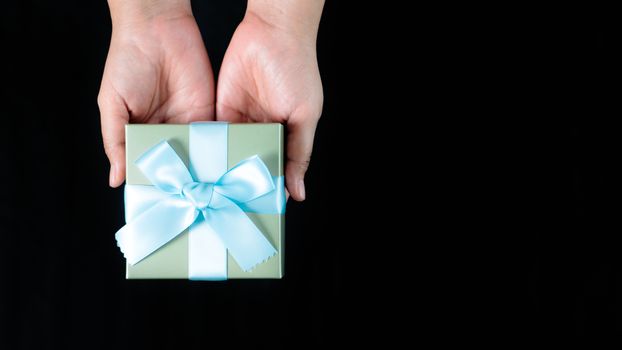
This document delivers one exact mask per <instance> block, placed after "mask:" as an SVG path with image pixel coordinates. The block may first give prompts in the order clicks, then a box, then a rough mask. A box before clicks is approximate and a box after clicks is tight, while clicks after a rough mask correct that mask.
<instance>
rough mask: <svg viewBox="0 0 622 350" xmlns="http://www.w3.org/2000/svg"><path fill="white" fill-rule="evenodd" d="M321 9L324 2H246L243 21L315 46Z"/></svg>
mask: <svg viewBox="0 0 622 350" xmlns="http://www.w3.org/2000/svg"><path fill="white" fill-rule="evenodd" d="M323 7H324V0H297V1H291V0H248V6H247V8H246V15H245V18H244V19H245V20H259V21H261V22H263V23H265V24H267V25H269V26H271V27H273V28H274V29H276V30H278V31H281V32H283V33H284V34H287V35H289V36H293V37H295V38H296V39H298V40H303V41H306V42H310V43H313V44H315V40H316V38H317V31H318V27H319V24H320V17H321V16H322V9H323Z"/></svg>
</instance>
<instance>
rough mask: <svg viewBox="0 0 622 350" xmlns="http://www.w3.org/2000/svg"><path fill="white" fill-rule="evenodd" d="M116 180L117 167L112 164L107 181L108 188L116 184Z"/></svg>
mask: <svg viewBox="0 0 622 350" xmlns="http://www.w3.org/2000/svg"><path fill="white" fill-rule="evenodd" d="M116 180H117V167H116V166H115V165H114V164H112V165H111V166H110V179H108V184H109V185H110V187H113V185H114V184H115V183H116V182H115V181H116Z"/></svg>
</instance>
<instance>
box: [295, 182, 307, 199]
mask: <svg viewBox="0 0 622 350" xmlns="http://www.w3.org/2000/svg"><path fill="white" fill-rule="evenodd" d="M296 187H297V188H298V194H299V195H300V200H304V199H305V182H304V181H302V180H300V181H298V184H297V185H296Z"/></svg>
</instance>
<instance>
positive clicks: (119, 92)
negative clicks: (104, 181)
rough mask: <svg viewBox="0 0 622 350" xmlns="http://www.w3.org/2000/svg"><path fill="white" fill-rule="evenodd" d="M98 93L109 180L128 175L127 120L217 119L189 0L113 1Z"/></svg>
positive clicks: (118, 181) (205, 59)
mask: <svg viewBox="0 0 622 350" xmlns="http://www.w3.org/2000/svg"><path fill="white" fill-rule="evenodd" d="M109 3H110V9H111V14H112V21H113V32H112V40H111V43H110V50H109V52H108V58H107V60H106V68H105V70H104V76H103V78H102V83H101V88H100V92H99V96H98V103H99V109H100V112H101V125H102V135H103V141H104V148H105V150H106V155H107V156H108V159H109V160H110V165H111V167H110V186H112V187H117V186H119V185H121V184H122V183H123V181H124V179H125V124H127V123H180V124H186V123H189V122H192V121H196V120H213V119H214V81H213V75H212V69H211V66H210V62H209V59H208V56H207V52H206V50H205V46H204V44H203V40H202V39H201V34H200V32H199V29H198V27H197V24H196V21H195V20H194V17H193V16H192V11H191V8H190V2H189V0H180V1H174V0H162V1H158V0H155V1H154V0H150V1H140V0H139V1H130V2H127V1H123V0H121V1H118V2H117V1H114V0H111V1H110V2H109Z"/></svg>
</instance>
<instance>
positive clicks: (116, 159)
mask: <svg viewBox="0 0 622 350" xmlns="http://www.w3.org/2000/svg"><path fill="white" fill-rule="evenodd" d="M97 102H98V104H99V111H100V114H101V127H102V138H103V141H104V150H105V151H106V155H107V156H108V160H109V161H110V178H109V184H110V187H119V186H120V185H121V184H122V183H123V181H124V180H125V124H127V123H128V121H129V113H128V111H127V108H126V106H125V103H124V102H123V100H122V99H121V98H120V97H119V96H118V95H116V94H107V93H106V92H103V93H100V95H99V97H98V99H97Z"/></svg>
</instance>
